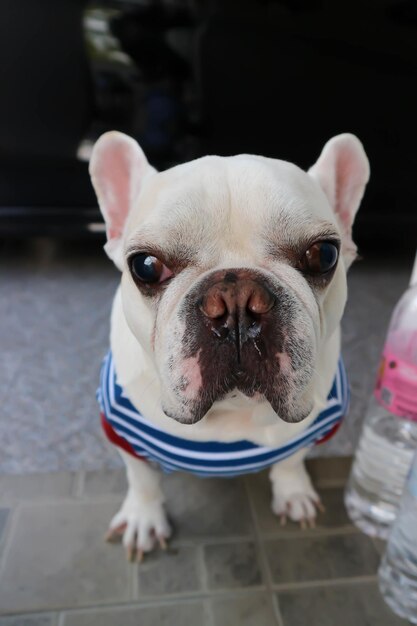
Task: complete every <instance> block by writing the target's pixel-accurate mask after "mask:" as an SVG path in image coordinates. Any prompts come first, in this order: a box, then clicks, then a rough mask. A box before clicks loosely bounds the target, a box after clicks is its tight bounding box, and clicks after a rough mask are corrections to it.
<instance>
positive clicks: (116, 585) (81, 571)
mask: <svg viewBox="0 0 417 626" xmlns="http://www.w3.org/2000/svg"><path fill="white" fill-rule="evenodd" d="M116 510H117V504H116V503H115V504H113V505H112V504H110V503H107V502H106V503H99V502H96V503H94V504H90V503H85V502H84V503H83V502H80V503H62V502H61V503H60V502H57V503H56V504H42V505H41V504H39V505H27V506H22V507H21V508H20V510H19V516H18V519H17V522H16V527H15V529H14V532H13V536H12V538H11V543H10V547H9V550H8V552H7V555H6V559H5V562H4V567H3V570H2V573H1V576H0V606H1V607H2V610H3V612H13V611H18V610H20V611H45V610H51V609H57V608H61V607H71V606H72V607H77V606H86V605H90V604H97V603H100V602H104V603H109V602H123V601H125V600H128V599H130V591H129V583H128V580H129V565H128V563H127V562H126V559H125V555H124V553H123V550H122V549H121V547H120V546H113V545H109V544H106V543H105V541H104V540H103V535H104V533H105V531H106V529H107V524H108V522H109V519H110V517H111V516H112V515H113V514H114V513H115V511H116Z"/></svg>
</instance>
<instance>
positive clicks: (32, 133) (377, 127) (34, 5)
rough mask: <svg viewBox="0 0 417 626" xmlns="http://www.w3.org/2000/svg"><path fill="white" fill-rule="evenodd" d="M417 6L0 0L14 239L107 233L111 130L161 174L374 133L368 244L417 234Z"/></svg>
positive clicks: (4, 230)
mask: <svg viewBox="0 0 417 626" xmlns="http://www.w3.org/2000/svg"><path fill="white" fill-rule="evenodd" d="M416 35H417V3H416V2H415V0H349V2H348V1H347V0H342V1H339V2H334V1H332V0H239V1H233V0H217V1H216V0H201V1H200V0H166V1H162V0H154V1H152V0H148V1H139V0H138V1H133V0H131V1H129V2H127V1H124V2H117V1H110V0H109V1H107V2H106V1H99V2H94V3H93V2H87V1H85V0H59V2H57V1H56V0H2V2H1V5H0V46H1V65H0V84H1V85H2V88H1V92H0V236H2V237H5V236H13V237H15V236H16V235H18V236H19V235H28V234H29V235H55V236H70V237H76V238H79V237H81V236H85V235H90V236H91V235H93V234H94V235H95V236H97V233H100V232H102V223H101V217H100V214H99V212H98V209H97V205H96V200H95V197H94V194H93V191H92V188H91V185H90V182H89V177H88V157H89V154H90V151H91V146H92V144H93V143H94V141H95V140H96V139H97V137H98V136H99V135H100V134H101V133H102V132H104V131H106V130H110V129H118V130H121V131H124V132H126V133H128V134H130V135H132V136H134V137H135V138H136V139H137V140H138V141H139V142H140V143H141V145H142V147H143V149H144V150H145V152H146V153H147V155H148V158H149V160H150V162H151V163H152V164H153V165H155V166H156V167H157V168H160V169H163V168H166V167H169V166H171V165H173V164H176V163H180V162H182V161H186V160H189V159H192V158H195V157H197V156H200V155H203V154H207V153H216V154H220V155H230V154H235V153H239V152H249V153H258V154H263V155H266V156H270V157H278V158H282V159H287V160H290V161H293V162H295V163H297V164H298V165H300V166H301V167H303V168H307V167H308V166H309V165H311V164H312V163H313V162H314V161H315V160H316V158H317V157H318V155H319V153H320V150H321V148H322V146H323V144H324V143H325V141H327V140H328V139H329V138H330V137H331V136H332V135H334V134H337V133H340V132H346V131H349V132H353V133H355V134H357V135H358V137H359V138H360V139H361V140H362V141H363V143H364V145H365V149H366V151H367V153H368V155H369V159H370V162H371V169H372V176H371V182H370V185H369V188H368V190H367V192H366V196H365V200H364V204H363V207H362V209H361V211H360V213H359V217H358V221H357V225H356V229H355V232H356V239H357V241H358V242H359V245H360V247H361V248H362V249H365V250H367V249H371V248H373V247H378V248H379V249H381V248H384V247H385V248H386V247H387V246H390V247H389V248H386V249H389V252H390V253H392V252H393V251H394V250H398V251H404V250H405V249H410V250H411V249H413V248H414V247H415V243H416V236H415V235H416V232H417V208H416V207H417V188H416V184H415V180H416V174H417V150H416V149H415V140H416V138H417V113H416V112H417V90H416V74H417V72H416V69H417V36H416Z"/></svg>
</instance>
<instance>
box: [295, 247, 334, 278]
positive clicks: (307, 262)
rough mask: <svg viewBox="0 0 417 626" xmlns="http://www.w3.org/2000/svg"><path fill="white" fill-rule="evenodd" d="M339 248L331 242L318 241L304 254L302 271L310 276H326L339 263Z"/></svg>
mask: <svg viewBox="0 0 417 626" xmlns="http://www.w3.org/2000/svg"><path fill="white" fill-rule="evenodd" d="M338 257H339V250H338V247H337V246H336V245H335V244H334V243H332V242H331V241H317V242H316V243H314V244H313V245H312V246H310V248H309V249H308V250H307V251H306V252H305V253H304V255H303V257H302V259H301V260H300V269H301V270H302V271H303V272H306V273H308V274H326V272H330V270H331V269H333V268H334V266H335V265H336V263H337V259H338Z"/></svg>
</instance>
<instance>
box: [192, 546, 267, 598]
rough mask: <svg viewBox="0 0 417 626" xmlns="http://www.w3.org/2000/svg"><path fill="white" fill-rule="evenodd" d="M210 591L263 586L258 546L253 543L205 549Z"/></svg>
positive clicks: (206, 547) (207, 547)
mask: <svg viewBox="0 0 417 626" xmlns="http://www.w3.org/2000/svg"><path fill="white" fill-rule="evenodd" d="M204 561H205V565H206V569H207V580H208V586H209V589H229V588H232V589H233V588H237V587H250V586H253V585H261V584H262V575H261V570H260V567H259V561H258V555H257V550H256V546H255V544H254V543H251V542H242V543H241V542H239V543H230V544H218V545H208V546H205V547H204Z"/></svg>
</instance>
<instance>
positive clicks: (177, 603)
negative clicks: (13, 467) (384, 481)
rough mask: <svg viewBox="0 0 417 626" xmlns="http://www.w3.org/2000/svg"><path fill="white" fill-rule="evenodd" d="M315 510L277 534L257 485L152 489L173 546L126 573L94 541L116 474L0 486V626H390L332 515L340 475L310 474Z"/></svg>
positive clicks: (14, 479)
mask: <svg viewBox="0 0 417 626" xmlns="http://www.w3.org/2000/svg"><path fill="white" fill-rule="evenodd" d="M310 463H311V464H312V472H313V475H314V476H315V478H316V482H317V481H318V483H319V485H321V487H320V492H321V495H322V498H323V502H324V504H325V505H326V512H325V513H324V514H322V515H321V517H320V519H319V525H318V527H317V528H316V529H314V530H305V531H302V530H300V528H299V527H298V526H296V525H292V524H291V525H288V526H286V527H281V526H280V525H279V524H278V521H277V519H276V518H275V517H274V516H273V515H272V513H271V511H270V508H269V497H270V494H269V489H268V480H267V476H266V474H265V473H263V474H259V475H252V476H249V477H246V478H245V479H234V480H215V479H213V480H204V479H198V478H193V477H190V476H180V475H173V476H168V477H165V479H164V481H165V491H166V493H167V496H168V497H167V500H168V502H167V506H168V511H169V513H170V516H171V518H172V520H173V524H174V528H175V536H174V539H173V541H172V542H171V545H170V549H169V551H168V552H167V553H163V552H161V551H159V552H156V553H155V554H152V555H150V556H148V557H147V558H146V559H145V561H144V562H143V563H142V564H140V565H137V564H134V565H133V564H128V563H127V561H126V560H125V557H124V554H123V550H122V547H121V546H120V545H109V544H106V543H105V542H104V540H103V535H104V532H105V530H106V526H107V523H108V521H109V519H110V516H111V515H112V514H113V513H114V512H115V511H116V509H117V507H118V505H119V503H120V500H121V497H122V494H123V490H124V486H125V481H124V475H123V473H122V472H121V470H119V469H115V470H107V471H103V472H87V473H84V472H79V473H75V474H69V473H61V474H49V475H31V476H28V477H26V478H25V479H23V478H21V477H18V476H3V477H2V478H0V503H1V505H0V615H1V617H0V626H6V625H7V626H139V625H140V626H185V625H187V626H274V625H275V626H335V625H336V624H337V626H352V625H353V624H355V626H400V625H401V624H405V622H404V621H403V620H400V619H398V618H396V617H395V616H394V615H393V614H392V613H391V612H390V611H389V609H388V608H386V607H385V605H384V603H383V601H382V599H381V598H380V596H379V591H378V588H377V584H376V570H377V567H378V563H379V558H380V557H379V552H378V549H379V546H377V545H375V544H374V542H373V541H372V540H370V539H369V538H367V537H365V536H364V535H362V534H360V533H359V532H357V531H356V530H355V529H354V528H353V527H352V526H351V524H350V523H349V520H348V518H347V517H346V514H345V511H344V508H343V502H342V494H343V489H342V484H343V483H344V481H345V477H346V471H347V469H348V463H347V462H345V461H344V460H340V459H338V460H337V461H335V460H332V459H327V460H326V459H319V460H313V461H311V462H310Z"/></svg>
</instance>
